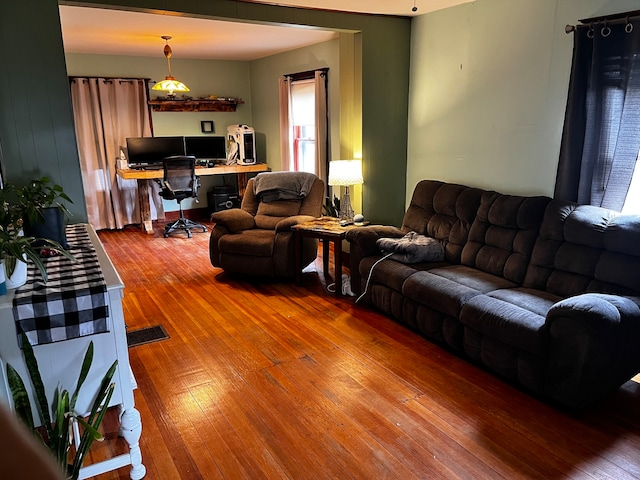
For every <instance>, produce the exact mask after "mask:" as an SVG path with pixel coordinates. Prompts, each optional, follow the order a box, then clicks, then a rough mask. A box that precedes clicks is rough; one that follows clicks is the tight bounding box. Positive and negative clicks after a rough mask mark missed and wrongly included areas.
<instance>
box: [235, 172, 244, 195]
mask: <svg viewBox="0 0 640 480" xmlns="http://www.w3.org/2000/svg"><path fill="white" fill-rule="evenodd" d="M236 178H237V179H238V195H240V198H242V197H244V191H245V190H246V189H247V174H246V173H244V172H239V173H237V174H236Z"/></svg>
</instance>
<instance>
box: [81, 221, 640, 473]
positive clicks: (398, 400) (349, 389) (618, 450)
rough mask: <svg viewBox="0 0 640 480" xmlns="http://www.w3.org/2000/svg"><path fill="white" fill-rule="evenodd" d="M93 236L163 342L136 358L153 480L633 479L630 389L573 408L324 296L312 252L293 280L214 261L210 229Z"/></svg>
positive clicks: (639, 396)
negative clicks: (252, 274)
mask: <svg viewBox="0 0 640 480" xmlns="http://www.w3.org/2000/svg"><path fill="white" fill-rule="evenodd" d="M100 238H101V240H102V242H103V243H104V246H105V248H106V250H107V252H108V253H109V255H110V256H111V259H112V261H113V262H114V264H115V266H116V268H117V270H118V271H119V273H120V275H121V277H122V279H123V280H124V283H125V297H124V310H125V319H126V322H127V325H128V328H130V329H137V328H141V327H144V326H151V325H156V324H162V325H163V326H164V327H165V329H166V330H167V332H168V334H169V335H170V337H171V338H170V339H168V340H164V341H160V342H156V343H151V344H146V345H141V346H137V347H133V348H131V349H129V352H130V357H131V365H132V368H133V371H134V373H135V376H136V379H137V381H138V389H137V390H136V392H135V398H136V406H137V408H138V409H139V410H140V413H141V415H142V422H143V432H142V438H141V448H142V455H143V462H144V464H145V465H146V467H147V472H148V473H147V476H146V478H147V479H149V480H156V479H162V480H167V479H219V478H224V479H283V478H287V479H314V480H318V479H324V478H335V479H382V478H388V479H400V478H402V479H411V478H442V479H451V478H468V479H496V478H505V479H519V478H534V479H560V478H580V479H617V480H619V479H630V478H640V385H639V384H637V383H635V382H633V381H631V382H628V383H627V384H625V385H624V386H623V388H621V389H620V390H619V391H618V392H617V394H616V395H615V396H614V397H613V398H611V399H610V400H608V401H607V402H606V403H605V404H603V405H600V406H598V407H596V408H593V409H591V410H589V411H586V412H566V411H563V410H561V409H558V408H555V407H553V406H551V405H548V404H546V403H543V402H541V401H539V400H538V399H536V398H533V397H531V396H529V395H527V394H526V393H523V392H521V391H519V390H517V389H515V388H513V387H512V386H510V385H508V384H506V383H505V382H503V381H501V380H499V379H498V378H496V377H494V376H493V375H491V374H489V373H487V372H484V371H483V370H481V369H479V368H477V367H475V366H473V365H471V364H469V363H468V362H467V361H465V360H462V359H459V358H457V357H456V356H454V355H451V354H450V353H448V352H447V351H445V350H443V349H442V348H440V347H439V346H437V345H435V344H433V343H431V342H429V341H427V340H425V339H423V338H421V337H420V336H418V335H416V334H414V333H412V332H411V331H409V330H407V329H406V328H404V327H402V326H400V325H398V324H397V323H395V322H394V321H392V320H390V319H388V318H386V317H385V316H383V315H381V314H379V313H378V312H376V311H374V310H373V309H370V308H368V307H367V306H366V305H365V306H361V305H354V303H353V299H352V298H348V297H347V298H336V297H334V296H332V295H329V294H327V293H326V292H325V291H324V279H323V275H322V274H321V273H322V272H321V268H322V261H321V259H320V258H318V259H317V260H316V262H315V264H312V266H311V267H309V268H307V269H306V270H305V274H304V276H303V279H304V282H303V286H297V285H295V284H294V283H292V282H274V281H260V280H255V279H246V278H241V279H238V278H232V277H229V276H227V275H226V274H224V273H223V272H222V271H221V270H219V269H216V268H213V267H212V266H211V264H210V263H209V258H208V240H209V234H208V233H207V234H194V236H193V238H192V239H189V240H188V239H186V238H179V237H172V238H168V239H164V238H162V235H161V233H160V229H159V227H156V233H155V235H153V236H151V235H146V234H143V233H142V232H140V231H138V230H137V229H134V228H130V229H126V230H125V231H118V232H101V233H100ZM639 348H640V346H639ZM112 424H113V421H111V424H109V423H107V425H106V430H107V431H110V430H109V428H110V427H112V426H113V425H112ZM108 437H109V438H110V441H108V442H106V443H105V444H101V445H98V446H97V448H96V451H95V452H94V454H93V457H94V458H100V457H101V456H104V455H107V454H108V453H109V452H111V451H117V450H118V449H121V448H122V440H115V438H114V437H115V435H114V434H111V433H109V434H108ZM128 475H129V468H128V467H125V468H122V469H120V470H118V471H116V472H111V473H107V474H104V475H102V476H100V477H98V478H99V479H100V480H107V479H116V478H117V479H126V478H128Z"/></svg>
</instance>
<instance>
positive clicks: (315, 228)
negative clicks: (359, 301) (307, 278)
mask: <svg viewBox="0 0 640 480" xmlns="http://www.w3.org/2000/svg"><path fill="white" fill-rule="evenodd" d="M352 228H357V227H356V226H355V225H347V226H344V227H343V226H341V225H340V223H339V221H338V219H337V218H333V217H322V218H318V219H315V220H310V221H308V222H303V223H299V224H297V225H293V226H292V227H291V229H292V230H294V231H295V234H296V252H295V256H296V281H297V283H298V284H300V283H302V265H301V263H302V261H301V256H302V238H303V237H310V238H317V239H319V240H320V241H321V242H322V267H323V270H324V276H325V278H328V276H329V244H330V243H331V242H333V264H334V282H335V284H336V292H335V293H336V295H342V240H344V239H345V237H346V235H347V231H348V230H350V229H352Z"/></svg>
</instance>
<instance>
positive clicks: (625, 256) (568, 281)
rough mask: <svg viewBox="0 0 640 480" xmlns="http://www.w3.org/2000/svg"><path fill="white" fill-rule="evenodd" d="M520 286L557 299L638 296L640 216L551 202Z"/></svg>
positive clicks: (557, 201)
mask: <svg viewBox="0 0 640 480" xmlns="http://www.w3.org/2000/svg"><path fill="white" fill-rule="evenodd" d="M524 284H525V285H526V286H528V287H531V288H536V289H540V290H547V291H549V292H552V293H554V294H556V295H559V296H561V297H569V296H573V295H578V294H581V293H585V292H601V293H617V294H631V295H638V294H640V217H638V216H635V215H621V214H619V213H617V212H614V211H612V210H607V209H604V208H599V207H594V206H590V205H577V204H575V203H572V202H566V201H561V200H554V201H553V202H551V203H550V204H549V207H548V208H547V211H546V213H545V216H544V220H543V222H542V226H541V229H540V235H539V237H538V239H537V241H536V245H535V248H534V250H533V253H532V257H531V262H530V265H529V268H528V270H527V275H526V277H525V280H524Z"/></svg>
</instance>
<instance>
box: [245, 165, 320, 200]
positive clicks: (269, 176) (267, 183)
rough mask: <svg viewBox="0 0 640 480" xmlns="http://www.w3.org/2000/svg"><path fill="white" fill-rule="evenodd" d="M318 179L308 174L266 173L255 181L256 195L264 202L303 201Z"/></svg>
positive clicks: (260, 174) (258, 176)
mask: <svg viewBox="0 0 640 480" xmlns="http://www.w3.org/2000/svg"><path fill="white" fill-rule="evenodd" d="M316 178H317V177H316V176H315V175H314V174H312V173H306V172H266V173H259V174H258V175H256V177H255V179H254V184H253V185H254V189H255V194H256V195H257V196H259V197H260V200H261V201H263V202H273V201H276V200H302V199H303V198H305V197H306V196H307V194H308V193H309V190H311V186H312V185H313V182H314V180H315V179H316Z"/></svg>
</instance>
